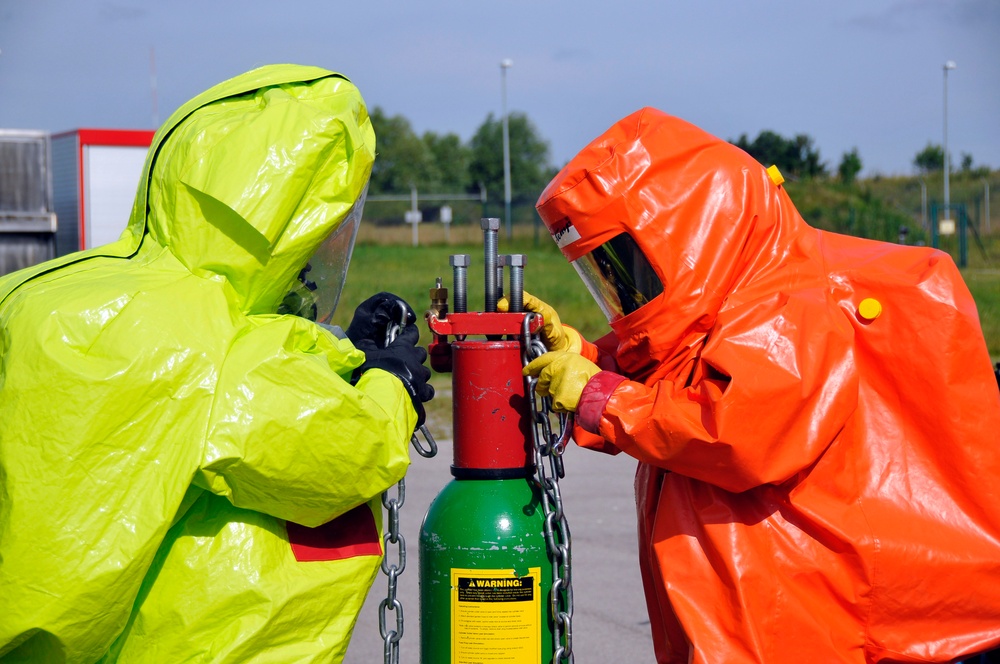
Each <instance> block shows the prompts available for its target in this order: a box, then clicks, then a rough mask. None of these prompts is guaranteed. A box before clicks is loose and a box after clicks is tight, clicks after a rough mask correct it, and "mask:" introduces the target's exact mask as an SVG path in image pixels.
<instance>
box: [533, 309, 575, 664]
mask: <svg viewBox="0 0 1000 664" xmlns="http://www.w3.org/2000/svg"><path fill="white" fill-rule="evenodd" d="M533 318H534V314H528V315H527V316H525V318H524V324H523V326H522V329H521V362H522V363H523V364H524V365H527V364H528V363H529V362H530V361H531V360H533V359H535V358H536V357H539V356H541V355H542V354H544V353H545V352H546V348H545V344H544V343H542V340H541V338H540V337H539V335H538V334H531V332H530V331H529V330H530V327H531V320H532V319H533ZM525 383H526V386H527V393H528V397H529V398H528V404H529V405H530V407H531V419H532V422H533V423H534V426H533V427H532V432H533V434H534V448H535V473H536V481H537V482H538V485H539V487H540V489H541V495H542V514H543V515H544V517H545V525H544V528H545V543H546V546H547V547H548V551H549V556H550V558H551V559H552V589H551V591H550V593H549V604H550V607H551V610H552V636H553V640H554V641H555V652H554V653H553V656H552V662H553V664H566V663H568V664H573V662H574V659H573V626H572V623H573V583H572V580H573V576H572V565H571V552H570V544H571V542H570V533H569V522H568V521H567V520H566V514H565V512H564V511H563V502H562V494H561V493H560V491H559V480H560V479H561V478H563V477H565V469H564V466H563V458H562V457H563V452H565V451H566V444H567V443H568V442H569V438H570V435H571V434H572V432H573V418H572V416H571V415H566V414H562V413H559V414H557V415H558V420H559V432H558V433H556V434H553V432H552V422H551V419H550V416H551V415H552V414H553V412H552V400H551V399H550V398H548V397H538V396H537V395H536V393H535V387H536V386H537V384H538V378H536V377H529V378H527V379H525Z"/></svg>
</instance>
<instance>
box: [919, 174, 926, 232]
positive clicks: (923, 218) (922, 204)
mask: <svg viewBox="0 0 1000 664" xmlns="http://www.w3.org/2000/svg"><path fill="white" fill-rule="evenodd" d="M920 227H921V228H923V229H924V230H925V231H926V230H927V183H926V182H924V181H923V180H920Z"/></svg>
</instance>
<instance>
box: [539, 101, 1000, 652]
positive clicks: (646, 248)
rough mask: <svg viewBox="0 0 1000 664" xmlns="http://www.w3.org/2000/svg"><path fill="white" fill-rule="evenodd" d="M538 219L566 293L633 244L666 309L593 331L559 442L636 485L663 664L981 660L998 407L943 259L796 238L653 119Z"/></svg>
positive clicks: (725, 158) (753, 179) (619, 138)
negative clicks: (609, 464)
mask: <svg viewBox="0 0 1000 664" xmlns="http://www.w3.org/2000/svg"><path fill="white" fill-rule="evenodd" d="M537 207H538V211H539V214H540V215H541V217H542V219H543V221H544V222H545V223H546V225H547V227H548V228H549V230H550V232H551V233H552V235H553V237H554V239H555V240H556V241H557V243H559V245H560V247H561V249H562V251H563V254H564V255H565V256H566V258H567V259H568V260H570V261H571V262H574V264H575V265H577V266H578V268H580V265H581V264H582V263H583V262H584V261H586V260H587V257H588V256H591V255H593V254H594V252H596V251H599V250H600V248H601V247H604V246H607V245H608V243H609V242H610V241H611V240H612V239H613V238H615V237H621V236H622V234H627V235H628V236H629V237H630V238H631V240H630V243H631V244H632V245H634V246H635V248H636V249H637V250H638V252H641V255H642V256H643V257H644V258H645V260H646V261H648V264H649V267H650V268H651V269H652V272H653V273H655V274H651V275H650V277H651V278H652V279H653V280H654V281H658V282H659V284H662V292H659V293H656V291H652V292H653V293H654V295H653V296H652V297H650V298H649V299H648V301H644V302H643V301H640V304H639V306H635V307H631V308H625V311H620V312H619V313H615V311H614V307H611V306H609V307H606V311H608V312H610V313H609V318H610V319H611V328H612V331H613V332H612V334H610V335H609V336H608V337H605V338H604V339H602V340H601V341H599V342H598V344H597V345H598V347H600V348H601V349H602V350H601V351H600V353H598V352H597V348H595V347H594V346H593V345H590V344H586V346H587V348H585V349H584V355H588V354H589V355H590V356H591V358H592V359H594V360H595V361H597V363H598V364H599V365H600V366H601V367H602V368H609V367H610V368H612V369H613V370H612V371H607V370H606V371H602V372H601V373H598V374H596V375H595V376H594V377H593V378H591V379H590V381H589V382H587V384H586V387H584V388H583V392H582V394H581V398H580V403H579V407H578V411H577V420H576V421H577V427H576V431H575V434H576V439H577V442H578V443H579V444H581V445H584V446H588V447H594V448H598V449H602V450H604V451H610V452H613V453H616V452H619V451H623V452H625V453H627V454H629V455H631V456H634V457H635V458H636V459H638V460H639V466H638V470H637V474H636V480H635V488H636V503H637V511H638V536H639V549H640V553H639V555H640V561H639V562H640V568H641V571H642V576H643V580H644V587H645V591H646V600H647V605H648V609H649V615H650V620H651V623H652V631H653V640H654V645H655V650H656V657H657V661H658V662H689V661H690V662H695V663H699V662H726V663H727V664H738V663H742V662H767V663H768V664H780V663H784V662H844V663H848V662H849V663H852V664H860V663H862V662H946V661H951V660H954V659H956V658H959V657H962V656H965V655H967V654H971V653H976V652H981V651H984V650H987V649H989V648H993V647H997V646H998V645H1000V489H998V483H997V481H996V479H997V478H998V477H1000V445H998V432H1000V394H998V391H997V386H996V383H995V379H994V374H993V369H992V367H991V365H990V357H989V354H988V352H987V349H986V345H985V342H984V339H983V335H982V330H981V327H980V323H979V319H978V315H977V312H976V307H975V303H974V301H973V299H972V297H971V295H970V294H969V291H968V289H967V288H966V286H965V285H964V282H963V280H962V277H961V275H960V274H959V272H958V270H957V269H956V267H955V265H954V263H953V262H952V261H951V259H950V258H949V257H948V256H947V255H946V254H945V253H943V252H941V251H938V250H935V249H931V248H925V247H908V246H899V245H894V244H888V243H883V242H876V241H872V240H866V239H860V238H855V237H846V236H842V235H837V234H834V233H830V232H824V231H820V230H817V229H814V228H812V227H810V226H808V225H807V224H806V223H805V222H804V221H803V219H802V217H801V216H800V215H799V213H798V212H797V211H796V209H795V207H794V205H793V204H792V201H791V200H790V199H789V197H788V195H787V194H786V192H785V191H784V189H783V188H782V187H781V186H780V178H779V177H778V176H777V174H776V173H774V174H771V175H769V173H768V171H766V170H765V169H764V168H763V167H762V166H761V165H760V164H758V163H757V162H756V161H755V160H754V159H753V158H751V157H750V156H749V155H747V154H746V153H744V152H743V151H741V150H739V149H738V148H736V147H735V146H733V145H730V144H729V143H727V142H726V141H723V140H721V139H719V138H716V137H714V136H711V135H709V134H707V133H706V132H704V131H702V130H700V129H698V128H697V127H695V126H692V125H691V124H689V123H687V122H684V121H682V120H680V119H677V118H674V117H671V116H668V115H666V114H664V113H662V112H659V111H656V110H653V109H643V110H641V111H639V112H637V113H635V114H633V115H630V116H629V117H627V118H625V119H623V120H621V121H620V122H618V123H617V124H615V125H614V126H613V127H611V128H610V129H609V130H608V131H607V132H606V133H605V134H604V135H602V136H600V137H599V138H598V139H596V140H595V141H594V142H593V143H591V144H590V145H589V146H587V147H586V148H585V149H584V150H583V151H582V152H581V153H580V154H579V155H577V156H576V157H575V158H574V159H573V160H572V161H571V162H570V163H569V164H568V165H567V166H566V167H565V168H564V169H563V170H562V171H561V172H560V173H559V174H558V175H557V176H556V178H555V179H554V180H553V181H552V182H551V183H550V184H549V186H548V187H547V188H546V190H545V191H544V192H543V194H542V196H541V198H540V199H539V202H538V206H537ZM585 272H586V271H585V270H583V269H581V275H584V274H585ZM589 285H590V286H591V290H592V291H593V292H594V293H595V295H598V296H599V298H600V297H601V296H602V295H601V293H605V295H604V297H607V298H608V300H609V301H611V300H614V301H615V304H616V306H617V305H618V304H620V303H618V301H617V300H616V299H615V298H618V297H621V298H622V303H623V302H624V296H623V292H624V291H625V290H627V289H623V288H622V287H621V284H619V285H618V292H617V293H615V291H614V287H613V286H611V285H609V284H608V283H604V284H603V285H601V284H593V283H591V284H589ZM602 288H603V289H604V290H603V291H602ZM609 289H610V290H609ZM608 292H610V293H611V295H607V293H608ZM611 360H613V361H611Z"/></svg>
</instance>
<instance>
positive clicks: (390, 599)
mask: <svg viewBox="0 0 1000 664" xmlns="http://www.w3.org/2000/svg"><path fill="white" fill-rule="evenodd" d="M400 304H401V309H402V313H401V319H400V321H399V322H398V323H394V324H392V325H390V326H389V327H388V328H387V329H386V335H385V345H386V346H388V345H389V344H391V343H392V342H393V341H394V340H395V339H396V336H397V335H398V334H399V332H400V331H401V330H402V329H403V327H405V325H406V303H405V302H402V301H400ZM417 431H419V432H420V433H422V434H423V435H424V440H425V441H426V443H427V444H426V446H424V445H423V444H422V443H421V442H420V440H419V438H417ZM417 431H414V432H413V437H412V438H410V443H411V444H412V445H413V449H414V450H416V452H417V454H419V455H420V456H422V457H424V458H430V457H433V456H434V455H435V454H437V441H435V440H434V436H432V435H431V432H430V430H429V429H428V428H427V425H426V424H421V425H420V427H419V428H418V429H417ZM405 501H406V478H403V479H401V480H399V482H398V483H397V484H396V495H395V496H390V495H389V491H385V492H383V493H382V506H383V507H385V509H386V517H387V521H388V527H387V528H386V529H385V534H384V535H383V536H382V542H383V547H382V548H383V549H384V550H385V555H384V556H383V557H382V573H383V574H385V575H386V577H388V590H387V592H386V597H385V599H383V600H382V601H381V602H380V603H379V606H378V633H379V635H380V636H381V637H382V643H383V644H384V645H383V651H382V654H383V659H384V662H385V664H399V640H400V639H402V638H403V603H402V602H401V601H399V599H397V597H396V585H397V581H398V579H399V575H400V574H402V573H403V570H404V569H406V538H404V537H403V534H402V533H401V532H399V511H400V508H402V507H403V503H404V502H405ZM390 544H393V545H395V546H396V559H395V562H392V563H390V562H389V545H390ZM389 611H392V612H394V613H395V614H396V629H393V630H390V629H389V626H388V625H389V620H388V612H389Z"/></svg>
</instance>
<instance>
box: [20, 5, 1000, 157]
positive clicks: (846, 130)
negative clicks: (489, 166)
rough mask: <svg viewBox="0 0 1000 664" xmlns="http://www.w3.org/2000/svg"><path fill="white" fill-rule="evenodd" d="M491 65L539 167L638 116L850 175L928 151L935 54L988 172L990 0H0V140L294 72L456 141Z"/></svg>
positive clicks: (993, 143)
mask: <svg viewBox="0 0 1000 664" xmlns="http://www.w3.org/2000/svg"><path fill="white" fill-rule="evenodd" d="M504 58H510V59H512V60H513V62H514V64H513V67H512V68H511V69H510V70H509V71H508V75H507V100H508V102H507V103H508V108H509V109H510V110H512V111H519V112H523V113H526V114H527V115H528V117H529V118H530V119H531V120H532V121H533V122H534V124H535V126H536V127H537V129H538V131H539V134H540V135H541V136H542V137H543V138H545V139H546V140H547V141H548V142H549V145H550V147H551V151H552V161H553V164H554V165H557V166H558V165H561V164H563V163H564V162H565V161H566V160H568V159H570V158H571V157H572V156H573V155H574V154H576V152H577V151H579V150H580V149H581V148H583V146H585V145H586V144H587V143H588V142H589V141H591V140H592V139H594V138H596V137H597V136H598V135H599V134H600V133H601V132H603V131H604V130H605V129H606V128H607V127H608V126H610V125H611V124H612V123H613V122H615V121H616V120H618V119H619V118H621V117H623V116H625V115H628V114H629V113H631V112H632V111H635V110H636V109H638V108H640V107H642V106H655V107H657V108H660V109H662V110H663V111H665V112H667V113H671V114H673V115H677V116H680V117H682V118H684V119H686V120H688V121H690V122H693V123H694V124H697V125H699V126H701V127H703V128H704V129H706V130H708V131H709V132H712V133H714V134H716V135H717V136H720V137H722V138H727V139H735V138H737V137H739V135H740V134H744V133H745V134H747V135H748V136H749V137H750V138H753V137H755V136H756V135H757V133H758V132H760V131H761V130H764V129H769V130H772V131H776V132H778V133H779V134H782V135H784V136H787V137H791V136H794V135H795V134H799V133H805V134H809V135H810V136H811V137H812V138H813V139H814V141H815V145H816V147H817V148H818V149H819V151H820V154H821V157H822V158H823V160H824V161H826V162H827V164H828V166H829V167H830V168H831V169H834V170H835V169H836V166H837V164H838V163H839V160H840V157H841V155H842V154H843V153H844V152H845V151H847V150H850V149H852V148H857V149H858V151H859V153H860V155H861V159H862V162H863V163H864V166H865V169H864V174H867V175H871V174H874V173H882V174H887V175H890V174H909V173H912V172H913V167H912V161H913V157H914V155H915V154H916V153H917V152H919V151H920V150H921V149H923V148H924V147H925V146H926V145H927V144H928V143H936V144H941V143H942V142H943V131H944V122H943V114H944V90H943V88H944V74H943V65H944V63H945V62H946V61H948V60H953V61H955V62H956V63H957V66H958V68H957V69H955V70H953V71H951V72H949V74H948V147H949V151H950V152H951V154H952V158H953V162H954V163H955V164H956V165H957V164H958V163H959V160H960V158H961V155H962V154H963V153H968V154H971V155H972V157H973V159H974V163H975V164H977V165H989V166H991V167H993V168H1000V0H953V1H946V0H837V1H836V2H819V1H809V0H798V1H796V2H792V1H788V0H739V1H737V0H703V1H700V2H694V1H692V0H685V1H683V2H678V1H672V2H668V1H654V0H647V1H645V2H637V1H635V0H618V1H617V2H608V1H607V0H599V1H596V0H577V1H576V2H561V1H555V0H534V1H525V0H510V1H507V2H491V3H486V2H475V1H473V0H465V1H461V0H428V1H424V2H418V1H414V2H389V1H387V0H365V1H364V2H355V3H350V4H348V3H342V2H337V1H336V0H322V1H321V0H285V1H284V2H280V3H279V2H253V1H243V2H237V1H235V0H219V1H215V0H197V1H195V0H172V1H171V2H163V1H162V0H160V1H158V2H153V1H152V0H113V1H107V2H105V1H102V0H94V1H85V0H0V128H6V129H42V130H48V131H52V132H58V131H63V130H67V129H73V128H77V127H116V128H117V127H121V128H152V127H153V126H154V123H156V122H162V121H163V120H165V119H166V117H167V116H168V115H169V114H170V112H171V111H173V110H174V109H175V108H176V107H177V106H179V105H180V104H182V103H183V102H184V101H186V100H187V99H189V98H190V97H192V96H194V95H195V94H197V93H198V92H200V91H202V90H204V89H205V88H208V87H210V86H212V85H214V84H215V83H217V82H219V81H221V80H224V79H226V78H229V77H230V76H234V75H236V74H238V73H241V72H243V71H245V70H248V69H251V68H253V67H256V66H259V65H263V64H268V63H273V62H297V63H302V64H314V65H319V66H324V67H327V68H329V69H334V70H337V71H340V72H342V73H344V74H346V75H347V76H348V77H350V78H351V79H352V80H354V81H355V83H357V84H358V86H359V87H360V88H361V91H362V94H364V96H365V98H366V100H367V102H368V104H369V106H370V107H374V106H381V107H382V108H383V109H384V110H385V111H386V112H387V113H389V114H392V115H395V114H399V115H403V116H405V117H406V118H408V119H409V120H410V121H411V123H412V124H413V126H414V129H416V130H417V131H418V132H423V131H434V132H437V133H446V132H454V133H457V134H459V135H460V136H461V137H462V138H463V139H468V138H469V137H470V136H471V135H472V133H473V132H474V131H475V129H476V128H477V127H478V126H479V125H480V124H481V123H482V122H483V120H484V119H485V118H486V116H487V114H488V113H493V114H494V116H499V114H500V111H501V75H500V61H501V60H503V59H504ZM153 62H155V67H154V66H153ZM154 69H155V75H156V76H155V78H156V86H155V96H154V93H153V85H152V84H151V83H152V76H151V73H152V72H153V71H154ZM154 98H155V103H154Z"/></svg>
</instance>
